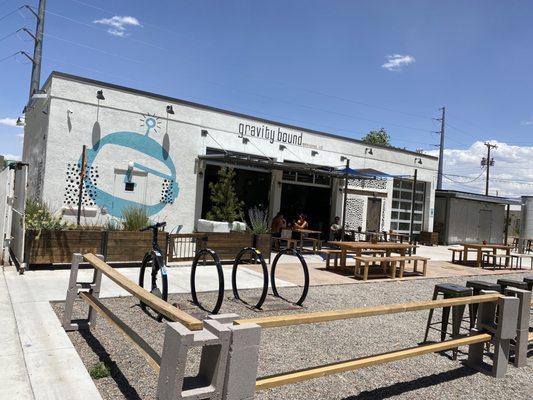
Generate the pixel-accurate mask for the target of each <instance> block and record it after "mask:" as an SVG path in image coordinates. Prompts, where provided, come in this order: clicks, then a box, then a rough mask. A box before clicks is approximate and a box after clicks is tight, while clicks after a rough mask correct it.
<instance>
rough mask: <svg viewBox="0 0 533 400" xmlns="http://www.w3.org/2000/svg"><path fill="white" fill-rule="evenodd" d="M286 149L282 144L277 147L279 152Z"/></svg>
mask: <svg viewBox="0 0 533 400" xmlns="http://www.w3.org/2000/svg"><path fill="white" fill-rule="evenodd" d="M286 148H287V146H285V145H284V144H280V145H279V150H280V151H283V150H285V149H286Z"/></svg>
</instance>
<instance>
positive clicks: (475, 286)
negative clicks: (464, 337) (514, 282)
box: [466, 281, 502, 330]
mask: <svg viewBox="0 0 533 400" xmlns="http://www.w3.org/2000/svg"><path fill="white" fill-rule="evenodd" d="M466 287H469V288H472V290H473V295H474V296H477V295H478V294H479V293H480V292H481V291H482V290H494V291H496V292H499V293H501V292H502V287H501V286H500V285H498V284H497V283H492V282H485V281H466ZM478 308H479V304H470V306H469V309H470V330H472V329H474V327H475V326H476V318H477V309H478Z"/></svg>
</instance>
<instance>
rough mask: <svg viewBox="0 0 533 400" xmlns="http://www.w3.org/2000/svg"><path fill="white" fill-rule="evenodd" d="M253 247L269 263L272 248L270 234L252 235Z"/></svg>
mask: <svg viewBox="0 0 533 400" xmlns="http://www.w3.org/2000/svg"><path fill="white" fill-rule="evenodd" d="M253 246H254V247H255V248H256V249H257V250H259V251H260V252H261V253H262V254H263V257H264V258H265V260H267V261H268V262H270V250H271V248H272V235H271V234H270V233H264V234H261V235H254V244H253Z"/></svg>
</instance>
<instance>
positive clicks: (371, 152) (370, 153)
mask: <svg viewBox="0 0 533 400" xmlns="http://www.w3.org/2000/svg"><path fill="white" fill-rule="evenodd" d="M366 154H369V155H371V156H372V155H374V153H373V151H372V149H371V148H370V147H367V148H366V149H365V155H366Z"/></svg>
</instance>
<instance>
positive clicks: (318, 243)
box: [300, 237, 322, 254]
mask: <svg viewBox="0 0 533 400" xmlns="http://www.w3.org/2000/svg"><path fill="white" fill-rule="evenodd" d="M305 241H308V242H311V243H312V244H313V253H314V254H316V253H317V251H320V250H321V249H322V240H320V239H317V238H312V237H306V238H304V239H303V242H305ZM300 251H303V248H302V249H300Z"/></svg>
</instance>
